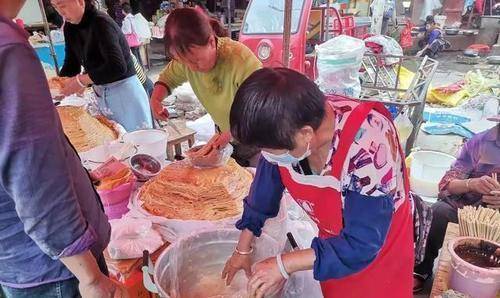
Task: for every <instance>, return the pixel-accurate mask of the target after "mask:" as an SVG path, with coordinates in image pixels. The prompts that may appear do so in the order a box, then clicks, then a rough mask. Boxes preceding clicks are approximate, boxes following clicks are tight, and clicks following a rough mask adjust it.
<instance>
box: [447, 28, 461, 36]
mask: <svg viewBox="0 0 500 298" xmlns="http://www.w3.org/2000/svg"><path fill="white" fill-rule="evenodd" d="M444 31H445V32H446V35H457V34H458V32H459V30H458V29H457V28H446V29H445V30H444Z"/></svg>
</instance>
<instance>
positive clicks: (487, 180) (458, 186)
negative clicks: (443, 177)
mask: <svg viewBox="0 0 500 298" xmlns="http://www.w3.org/2000/svg"><path fill="white" fill-rule="evenodd" d="M498 189H500V184H499V183H498V182H497V181H495V180H494V179H493V178H491V177H490V176H482V177H479V178H470V179H464V180H461V179H455V180H452V181H450V183H449V184H448V191H449V192H450V193H451V194H453V195H461V194H464V193H467V192H475V193H479V194H483V195H488V194H490V192H491V191H493V190H498Z"/></svg>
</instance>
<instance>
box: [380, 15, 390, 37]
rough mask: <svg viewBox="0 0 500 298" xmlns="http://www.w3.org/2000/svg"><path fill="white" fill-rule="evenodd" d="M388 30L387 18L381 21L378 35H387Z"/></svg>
mask: <svg viewBox="0 0 500 298" xmlns="http://www.w3.org/2000/svg"><path fill="white" fill-rule="evenodd" d="M388 28H389V18H386V17H384V18H383V19H382V29H381V30H380V34H381V35H387V29H388Z"/></svg>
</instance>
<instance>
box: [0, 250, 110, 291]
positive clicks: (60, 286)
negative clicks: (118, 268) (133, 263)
mask: <svg viewBox="0 0 500 298" xmlns="http://www.w3.org/2000/svg"><path fill="white" fill-rule="evenodd" d="M96 261H97V265H98V266H99V269H100V270H101V272H102V273H103V274H104V275H106V276H108V275H109V272H108V267H107V266H106V260H105V259H104V255H102V254H101V255H100V256H99V257H98V258H96ZM78 284H79V283H78V279H76V278H75V277H73V278H70V279H67V280H61V281H56V282H52V283H48V284H44V285H39V286H36V287H33V288H24V289H17V288H11V287H7V286H1V285H0V298H4V297H5V298H35V297H36V298H79V297H82V296H81V295H80V291H79V289H78Z"/></svg>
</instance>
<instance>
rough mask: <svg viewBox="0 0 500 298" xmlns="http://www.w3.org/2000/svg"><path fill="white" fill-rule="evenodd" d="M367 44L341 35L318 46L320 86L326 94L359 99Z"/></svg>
mask: <svg viewBox="0 0 500 298" xmlns="http://www.w3.org/2000/svg"><path fill="white" fill-rule="evenodd" d="M365 50H366V48H365V43H364V41H363V40H361V39H357V38H354V37H351V36H347V35H340V36H337V37H335V38H332V39H330V40H329V41H327V42H325V43H323V44H321V45H319V46H316V52H317V55H318V59H317V68H318V82H317V83H318V85H319V87H320V89H321V90H322V91H323V92H324V93H325V94H340V95H345V96H349V97H359V95H360V93H361V83H360V81H359V69H360V67H361V62H362V60H363V55H364V53H365Z"/></svg>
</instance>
